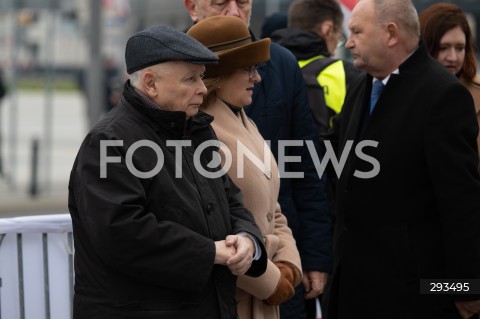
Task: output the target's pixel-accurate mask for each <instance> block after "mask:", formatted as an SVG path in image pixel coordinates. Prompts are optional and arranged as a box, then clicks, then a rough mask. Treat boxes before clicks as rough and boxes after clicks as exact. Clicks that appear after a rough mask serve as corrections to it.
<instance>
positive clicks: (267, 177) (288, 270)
mask: <svg viewBox="0 0 480 319" xmlns="http://www.w3.org/2000/svg"><path fill="white" fill-rule="evenodd" d="M187 34H188V35H190V36H192V37H193V38H194V39H196V40H198V41H199V42H200V43H202V44H203V45H205V46H206V47H207V48H211V49H212V50H213V52H214V53H216V54H218V56H219V62H218V64H215V65H208V66H207V67H206V71H205V77H204V82H205V85H206V87H207V90H208V93H207V95H206V97H205V99H204V102H203V104H202V106H201V107H200V109H201V110H202V111H204V112H205V113H207V114H210V115H212V116H213V117H214V121H213V122H212V127H213V129H214V131H215V134H216V135H217V137H218V139H219V140H220V141H221V142H222V143H223V144H224V145H225V146H226V147H227V149H228V150H229V153H231V156H232V165H230V166H229V168H228V174H229V176H230V178H231V179H232V180H233V181H234V183H235V185H237V186H238V187H239V188H240V190H241V191H242V194H243V200H244V204H245V207H246V208H247V209H248V210H249V211H250V212H252V214H253V217H254V218H255V222H256V223H257V225H258V226H259V227H260V230H261V231H262V234H263V236H264V238H265V247H266V250H267V254H268V258H269V262H268V265H267V270H266V272H265V273H264V274H263V275H262V276H260V277H257V278H252V277H247V276H240V277H239V278H238V281H237V287H238V289H237V300H238V314H239V318H241V319H279V318H280V314H279V307H278V305H279V304H281V303H283V302H285V301H286V300H288V299H290V298H292V297H293V295H294V294H295V287H296V286H298V285H299V284H300V283H301V280H302V268H301V262H300V255H299V253H298V250H297V247H296V244H295V239H294V238H293V235H292V231H291V230H290V228H289V227H288V224H287V219H286V218H285V216H284V215H283V214H282V212H281V209H280V205H279V204H278V201H277V200H278V193H279V189H280V179H279V176H278V175H279V173H278V167H277V163H276V162H275V159H274V157H273V156H272V154H271V151H270V149H269V148H268V146H267V145H266V143H265V140H264V139H263V137H262V136H261V135H260V133H259V132H258V130H257V128H256V126H255V124H254V123H253V122H252V121H251V120H250V119H249V118H248V117H247V115H246V114H245V111H244V110H243V107H244V106H246V105H249V104H250V103H252V89H253V87H254V86H255V85H256V84H258V83H259V82H260V81H261V77H260V75H259V74H258V72H257V69H256V65H259V64H262V63H265V62H266V61H268V60H269V57H270V40H269V39H263V40H260V41H255V42H253V41H252V39H251V36H250V33H249V30H248V28H247V26H246V25H245V23H244V22H243V21H242V20H241V19H239V18H237V17H232V16H214V17H210V18H207V19H204V20H202V21H200V22H198V23H197V24H195V25H194V26H193V27H191V28H190V29H189V30H188V32H187ZM242 39H243V41H241V40H242ZM245 39H246V40H245ZM228 44H232V45H230V46H228ZM227 46H228V47H227ZM239 143H240V144H239ZM244 147H245V148H246V149H248V151H249V152H252V154H253V155H254V156H255V157H256V158H258V159H259V160H260V161H262V163H261V164H255V163H254V162H253V161H251V160H249V159H245V160H242V161H241V162H240V161H238V159H237V156H245V155H242V153H243V152H244V151H243V150H242V148H244ZM265 152H268V153H267V154H265ZM265 158H267V160H268V162H265V160H264V159H265ZM225 161H226V157H225V155H223V157H222V164H225ZM242 172H244V173H242Z"/></svg>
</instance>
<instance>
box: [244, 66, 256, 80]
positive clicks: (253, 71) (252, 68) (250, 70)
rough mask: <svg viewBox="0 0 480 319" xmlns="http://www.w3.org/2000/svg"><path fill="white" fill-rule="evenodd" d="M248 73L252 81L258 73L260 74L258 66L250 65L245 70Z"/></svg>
mask: <svg viewBox="0 0 480 319" xmlns="http://www.w3.org/2000/svg"><path fill="white" fill-rule="evenodd" d="M243 70H245V71H246V72H248V79H249V80H252V79H253V77H254V76H255V74H256V73H258V70H257V66H256V65H250V66H248V67H246V68H243Z"/></svg>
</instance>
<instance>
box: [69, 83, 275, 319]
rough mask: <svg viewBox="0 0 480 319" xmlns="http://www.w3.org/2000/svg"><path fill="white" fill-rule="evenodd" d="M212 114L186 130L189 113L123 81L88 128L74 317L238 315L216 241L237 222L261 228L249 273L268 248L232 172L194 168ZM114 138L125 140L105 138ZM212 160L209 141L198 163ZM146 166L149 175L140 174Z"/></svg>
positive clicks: (77, 213)
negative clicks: (115, 102)
mask: <svg viewBox="0 0 480 319" xmlns="http://www.w3.org/2000/svg"><path fill="white" fill-rule="evenodd" d="M211 121H212V117H210V116H208V115H206V114H204V113H199V114H198V115H197V116H195V117H193V118H192V119H191V120H190V121H189V122H188V123H189V134H190V137H184V135H185V131H186V130H185V113H183V112H167V111H162V110H160V109H157V108H153V107H148V106H145V105H144V103H143V101H142V99H141V98H140V96H139V95H138V94H137V93H136V92H135V91H134V89H133V88H132V87H131V86H130V85H129V83H128V82H127V84H126V85H125V90H124V96H123V98H122V100H121V102H120V104H119V106H118V107H116V108H114V110H112V112H110V113H108V114H107V115H106V117H105V118H104V119H103V120H102V121H101V122H100V123H99V124H98V125H96V127H95V128H93V129H92V131H91V132H90V133H89V134H88V135H87V137H86V138H85V140H84V142H83V144H82V146H81V148H80V151H79V153H78V156H77V159H76V160H75V163H74V166H73V169H72V173H71V177H70V183H69V209H70V213H71V216H72V221H73V231H74V240H75V297H74V318H78V319H79V318H89V319H95V318H102V319H103V318H156V319H159V318H165V319H167V318H168V319H171V318H185V319H187V318H222V319H223V318H225V319H227V318H228V319H232V318H235V316H236V301H235V300H234V296H235V287H236V276H234V275H232V273H231V272H230V271H229V269H228V268H227V267H224V266H218V265H214V257H215V245H214V241H216V240H222V239H225V237H226V236H227V235H229V234H235V233H238V232H240V231H246V232H248V233H250V234H251V235H253V236H254V237H256V238H257V242H258V243H259V244H260V246H261V248H262V252H263V253H262V258H261V259H260V260H258V261H254V263H253V265H252V267H251V268H250V270H249V272H248V273H247V274H248V275H251V276H259V275H261V274H262V273H263V272H264V271H265V269H266V253H265V251H264V247H263V243H262V236H261V233H260V230H259V229H258V227H257V226H256V224H255V223H254V219H253V217H252V216H251V214H250V213H249V212H248V211H247V210H246V209H245V208H243V205H242V202H241V198H240V193H239V191H238V189H237V188H236V187H235V186H234V185H233V184H232V183H231V182H230V180H229V179H228V176H227V175H223V177H221V178H213V179H212V178H206V177H203V176H202V175H201V174H200V173H199V171H198V170H197V169H196V168H195V163H194V162H195V160H194V152H195V150H196V149H197V147H198V145H200V144H201V143H202V142H204V141H207V140H212V139H214V134H213V130H212V128H211V126H210V122H211ZM168 140H177V141H178V140H183V141H184V142H185V141H191V144H192V146H185V147H178V148H175V147H173V146H171V147H170V146H167V145H166V143H167V141H168ZM102 141H103V142H102ZM113 141H118V142H116V143H121V146H108V147H104V146H102V143H109V142H113ZM138 142H139V143H140V144H135V143H138ZM142 143H143V146H141V145H142ZM145 143H150V145H147V144H145ZM155 145H156V146H155ZM102 149H106V156H108V157H105V156H103V159H108V160H105V161H103V160H102ZM180 151H181V155H178V154H176V153H177V152H178V153H180ZM103 155H105V154H103ZM159 158H160V161H159V160H158V159H159ZM162 159H163V165H162V167H160V166H159V167H157V168H160V170H159V171H158V172H157V171H155V169H156V166H157V164H159V163H161V162H162ZM176 159H177V161H175V160H176ZM211 160H212V149H211V148H207V150H205V151H204V152H202V153H201V156H200V162H201V164H202V166H203V167H204V168H205V169H207V170H211V169H209V168H208V166H207V164H208V163H210V162H211ZM102 162H103V164H104V165H103V167H106V169H105V170H103V174H105V173H106V178H101V177H100V176H101V172H102ZM176 165H181V167H182V169H181V176H178V177H176V168H177V166H176ZM142 172H143V173H145V174H147V175H151V176H146V177H144V178H139V177H137V176H135V175H140V174H141V173H142Z"/></svg>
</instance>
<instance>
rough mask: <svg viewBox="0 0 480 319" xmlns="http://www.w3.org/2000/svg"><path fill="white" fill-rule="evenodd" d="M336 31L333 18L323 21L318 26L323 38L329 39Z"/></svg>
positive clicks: (319, 33) (318, 32) (318, 31)
mask: <svg viewBox="0 0 480 319" xmlns="http://www.w3.org/2000/svg"><path fill="white" fill-rule="evenodd" d="M334 31H335V28H334V25H333V21H332V20H326V21H323V22H322V24H320V25H319V26H318V28H317V34H318V35H319V36H320V37H321V38H322V39H328V38H329V37H330V35H331V34H332V33H333V32H334Z"/></svg>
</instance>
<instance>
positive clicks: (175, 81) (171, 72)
mask: <svg viewBox="0 0 480 319" xmlns="http://www.w3.org/2000/svg"><path fill="white" fill-rule="evenodd" d="M151 70H152V76H151V83H149V84H148V85H149V90H148V95H149V96H150V97H151V98H152V99H153V100H154V101H155V103H157V104H158V105H159V106H160V107H161V108H162V109H164V110H167V111H180V112H185V113H186V114H187V118H189V117H192V116H194V115H195V114H197V112H198V108H199V107H200V104H202V102H203V96H204V95H205V94H206V93H207V88H206V87H205V85H204V84H203V81H202V77H203V73H204V72H205V66H204V65H202V64H193V63H187V62H183V61H170V62H165V63H161V64H158V65H156V66H154V67H153V68H151Z"/></svg>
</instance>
